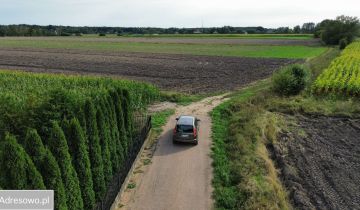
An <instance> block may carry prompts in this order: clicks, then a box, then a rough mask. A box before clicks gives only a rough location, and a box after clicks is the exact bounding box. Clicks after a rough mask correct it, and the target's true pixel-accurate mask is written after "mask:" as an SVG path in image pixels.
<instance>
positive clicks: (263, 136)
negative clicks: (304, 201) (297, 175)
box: [212, 49, 360, 209]
mask: <svg viewBox="0 0 360 210" xmlns="http://www.w3.org/2000/svg"><path fill="white" fill-rule="evenodd" d="M338 54H339V51H338V50H336V49H331V50H328V51H327V52H326V53H324V54H322V55H321V56H319V57H316V58H314V59H311V60H308V61H307V62H306V64H305V65H306V66H308V68H310V70H311V72H313V73H314V75H318V74H319V73H320V72H321V71H322V70H323V69H325V68H326V67H327V66H328V65H329V63H330V62H331V60H333V59H334V58H335V57H336V56H337V55H338ZM313 80H314V76H313V78H312V80H311V81H313ZM279 113H284V114H314V115H331V116H333V115H336V116H350V117H352V116H359V114H360V106H359V102H358V100H356V99H349V100H341V99H331V98H318V97H316V96H313V95H312V94H311V91H310V84H309V87H308V89H307V90H305V91H303V92H302V93H301V94H300V95H298V96H293V97H281V96H277V95H276V94H274V93H273V92H272V91H271V80H270V79H269V80H265V81H262V82H259V83H257V84H255V85H253V86H251V87H248V88H246V89H242V90H240V91H238V92H237V93H234V94H233V95H232V96H231V100H229V101H227V102H225V103H223V104H221V105H220V106H218V107H216V108H215V109H214V110H213V112H212V119H213V140H214V145H213V153H212V156H213V159H214V179H213V186H214V188H215V191H214V198H215V206H216V208H217V209H291V208H292V207H291V205H290V202H289V200H288V196H287V192H286V190H285V189H284V188H283V187H282V185H281V182H280V181H279V179H278V178H277V173H276V170H275V167H274V165H273V163H272V161H271V159H270V158H269V155H268V152H267V149H266V146H267V145H273V144H276V141H277V134H278V132H279V131H281V130H282V129H286V123H285V122H284V120H283V118H282V114H279Z"/></svg>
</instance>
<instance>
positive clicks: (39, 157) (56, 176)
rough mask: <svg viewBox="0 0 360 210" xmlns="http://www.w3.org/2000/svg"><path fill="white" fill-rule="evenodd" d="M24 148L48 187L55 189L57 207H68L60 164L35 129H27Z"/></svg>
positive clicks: (61, 209)
mask: <svg viewBox="0 0 360 210" xmlns="http://www.w3.org/2000/svg"><path fill="white" fill-rule="evenodd" d="M24 148H25V150H26V152H27V153H28V154H29V156H30V157H31V158H32V160H33V162H34V164H35V166H36V167H37V169H38V170H39V171H40V173H41V175H42V177H43V180H44V184H45V186H46V188H47V189H52V190H54V192H55V193H54V194H55V198H54V199H55V209H59V210H66V209H68V208H67V205H66V195H65V188H64V184H63V181H62V179H61V172H60V168H59V165H58V163H57V162H56V160H55V157H54V156H53V154H52V153H51V152H50V150H49V149H47V148H45V147H44V145H43V143H42V140H41V138H40V136H39V134H38V133H37V131H36V130H35V129H29V130H28V131H27V134H26V138H25V142H24Z"/></svg>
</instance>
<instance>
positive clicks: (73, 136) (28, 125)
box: [0, 71, 159, 210]
mask: <svg viewBox="0 0 360 210" xmlns="http://www.w3.org/2000/svg"><path fill="white" fill-rule="evenodd" d="M158 95H159V91H158V90H157V89H156V88H155V87H153V86H151V85H148V84H144V83H138V82H133V81H124V80H112V79H109V78H95V77H77V76H61V75H47V74H30V73H13V72H7V71H2V72H0V186H1V187H2V188H3V189H19V190H20V189H53V190H54V191H55V209H62V210H66V209H69V210H70V209H73V210H81V209H93V208H94V206H95V204H96V202H97V201H100V200H101V199H102V198H103V196H104V195H105V192H106V189H107V187H108V186H109V184H110V181H111V180H112V179H113V177H114V176H115V175H116V174H119V173H120V172H122V171H124V170H126V169H125V165H126V163H127V162H128V161H129V158H130V153H131V152H132V151H133V147H134V144H136V142H134V141H133V139H136V138H134V135H135V129H134V120H133V117H132V116H133V113H134V112H136V113H138V112H139V110H141V109H142V108H144V107H145V106H146V105H147V104H148V103H150V102H152V101H153V100H155V99H157V98H158Z"/></svg>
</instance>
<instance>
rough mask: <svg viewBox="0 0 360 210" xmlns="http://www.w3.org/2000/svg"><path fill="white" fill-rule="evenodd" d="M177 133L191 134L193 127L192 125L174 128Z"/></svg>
mask: <svg viewBox="0 0 360 210" xmlns="http://www.w3.org/2000/svg"><path fill="white" fill-rule="evenodd" d="M176 131H177V132H183V133H192V132H193V126H192V125H177V126H176Z"/></svg>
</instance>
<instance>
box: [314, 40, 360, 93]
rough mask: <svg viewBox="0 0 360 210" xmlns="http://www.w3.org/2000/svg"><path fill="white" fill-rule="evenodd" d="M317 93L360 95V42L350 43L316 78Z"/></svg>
mask: <svg viewBox="0 0 360 210" xmlns="http://www.w3.org/2000/svg"><path fill="white" fill-rule="evenodd" d="M313 90H314V92H316V93H320V94H321V93H330V94H345V95H352V96H359V95H360V42H359V41H358V42H354V43H352V44H350V45H349V46H348V47H347V48H346V49H345V50H344V51H343V52H342V53H341V55H340V56H339V57H338V58H336V59H334V60H333V62H332V63H331V64H330V66H329V67H328V68H327V69H325V71H324V72H323V73H322V74H321V75H320V76H319V77H318V78H317V79H316V81H315V83H314V85H313Z"/></svg>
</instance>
